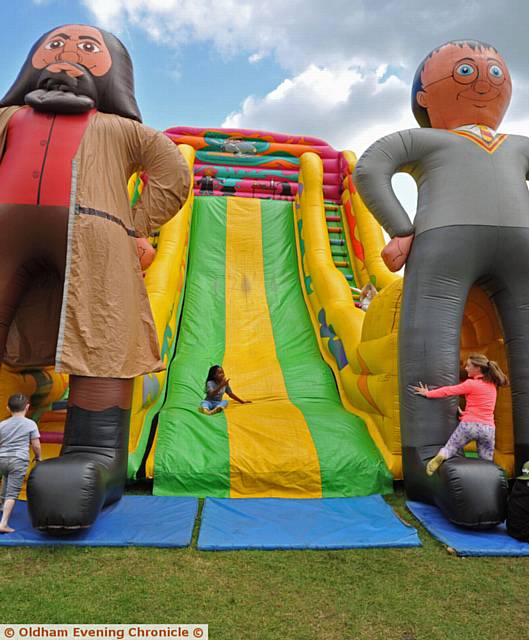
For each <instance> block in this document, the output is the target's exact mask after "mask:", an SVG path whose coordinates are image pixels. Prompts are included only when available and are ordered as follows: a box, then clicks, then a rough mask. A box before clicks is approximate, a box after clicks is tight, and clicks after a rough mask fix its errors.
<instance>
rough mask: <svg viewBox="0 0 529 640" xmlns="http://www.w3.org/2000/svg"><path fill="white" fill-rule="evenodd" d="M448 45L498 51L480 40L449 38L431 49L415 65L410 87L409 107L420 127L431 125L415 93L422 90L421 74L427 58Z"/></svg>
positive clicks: (426, 112)
mask: <svg viewBox="0 0 529 640" xmlns="http://www.w3.org/2000/svg"><path fill="white" fill-rule="evenodd" d="M448 45H455V46H457V47H465V46H466V47H470V48H471V49H474V50H478V51H488V50H489V49H490V50H492V51H494V52H495V53H497V54H498V55H499V51H497V49H495V48H494V47H493V46H492V45H490V44H487V43H486V42H481V41H480V40H450V41H449V42H445V43H444V44H442V45H440V46H439V47H436V48H435V49H434V50H433V51H431V52H430V53H429V54H428V55H427V56H426V58H424V60H423V61H422V62H421V64H420V65H419V66H418V67H417V71H416V72H415V76H414V78H413V84H412V88H411V109H412V111H413V115H414V116H415V120H417V122H418V123H419V125H420V126H421V127H431V126H432V124H431V122H430V117H429V116H428V111H427V110H426V109H425V108H424V107H421V105H420V104H419V103H418V102H417V94H418V93H419V91H422V90H423V86H422V80H421V74H422V72H423V69H424V66H425V64H426V63H427V62H428V60H429V59H430V58H432V57H433V56H434V55H435V54H436V53H439V51H441V49H442V48H443V47H446V46H448Z"/></svg>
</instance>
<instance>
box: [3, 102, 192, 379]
mask: <svg viewBox="0 0 529 640" xmlns="http://www.w3.org/2000/svg"><path fill="white" fill-rule="evenodd" d="M17 109H18V107H7V108H4V109H0V153H3V149H4V145H5V138H6V132H7V123H8V121H9V118H10V117H11V116H12V115H13V113H15V111H16V110H17ZM72 166H73V169H72V184H71V200H70V202H71V204H70V209H69V226H68V249H67V259H66V275H65V282H64V292H63V294H62V304H61V293H60V283H59V286H58V283H57V282H56V281H54V279H53V278H50V277H49V276H46V277H43V279H41V280H38V281H36V282H35V283H34V286H33V288H32V290H31V291H29V292H27V294H26V296H25V298H24V300H23V301H22V303H21V305H20V307H19V309H18V312H17V315H16V317H15V320H14V321H13V323H12V326H11V329H10V333H9V336H8V342H7V347H6V354H5V357H4V362H7V363H8V364H10V365H12V366H17V367H20V366H43V365H46V364H53V363H55V368H56V370H57V371H61V372H64V373H69V374H75V375H81V376H96V377H105V378H106V377H111V378H132V377H135V376H138V375H141V374H143V373H147V372H150V371H159V370H161V369H163V368H164V366H163V364H162V362H161V360H160V351H159V345H158V339H157V336H156V329H155V326H154V322H153V318H152V314H151V309H150V305H149V300H148V298H147V293H146V291H145V286H144V284H143V278H142V274H141V270H140V266H139V261H138V257H137V254H136V243H135V237H136V236H143V237H146V236H148V235H149V233H150V231H151V230H152V229H156V228H158V227H160V226H161V225H162V224H164V223H165V222H167V221H168V220H170V219H171V218H172V217H173V216H174V215H175V214H176V213H177V212H178V210H179V209H180V207H181V206H182V204H183V203H184V201H185V200H186V198H187V195H188V192H189V186H190V176H189V169H188V167H187V164H186V162H185V160H184V158H183V156H182V154H181V153H180V152H179V150H178V148H177V147H176V146H175V145H174V144H173V143H172V142H171V141H170V140H169V139H168V138H167V137H165V136H164V135H163V134H161V133H160V132H158V131H155V130H154V129H151V128H149V127H146V126H144V125H142V124H140V123H138V122H136V121H134V120H130V119H128V118H122V117H120V116H116V115H109V114H105V113H99V112H98V113H95V114H94V115H93V116H92V117H91V119H90V122H89V124H88V126H87V128H86V131H85V133H84V135H83V138H82V140H81V143H80V145H79V148H78V150H77V154H76V156H75V158H74V161H73V165H72ZM138 170H144V171H146V173H147V174H148V176H149V180H148V183H147V185H146V187H145V189H144V190H143V194H142V197H141V198H140V199H139V201H138V203H137V204H136V205H135V207H134V208H133V209H131V207H130V205H129V198H128V192H127V181H128V178H129V176H130V175H131V174H132V173H134V172H135V171H138ZM0 232H1V229H0ZM57 328H58V329H57ZM57 336H58V337H57ZM55 344H57V347H56V351H55V353H54V348H55Z"/></svg>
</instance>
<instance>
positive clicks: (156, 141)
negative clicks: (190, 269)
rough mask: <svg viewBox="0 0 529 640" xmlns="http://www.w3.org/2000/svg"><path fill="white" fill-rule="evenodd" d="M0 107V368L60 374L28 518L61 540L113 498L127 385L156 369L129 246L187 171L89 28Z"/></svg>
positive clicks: (64, 40)
mask: <svg viewBox="0 0 529 640" xmlns="http://www.w3.org/2000/svg"><path fill="white" fill-rule="evenodd" d="M0 106H1V108H0V151H1V160H0V255H1V256H2V264H1V268H0V355H1V361H2V362H4V363H8V364H10V365H13V366H16V367H19V366H45V365H50V364H54V365H55V368H56V370H57V371H59V372H64V373H68V374H69V375H70V395H69V400H68V411H67V421H66V425H65V435H64V444H63V447H62V451H61V455H60V457H59V458H54V459H50V460H45V461H43V462H41V463H40V464H38V465H37V466H36V467H35V469H34V470H33V472H32V474H31V476H30V478H29V482H28V508H29V512H30V516H31V519H32V523H33V525H34V526H35V527H37V528H39V529H41V530H45V531H51V532H65V531H72V530H76V529H79V528H83V527H89V526H90V525H91V524H92V523H93V521H94V520H95V518H96V517H97V515H98V513H99V511H100V509H101V508H102V507H103V506H104V505H107V504H110V503H111V502H113V501H115V500H117V499H119V498H120V496H121V494H122V491H123V487H124V483H125V477H126V467H127V448H128V423H129V413H130V406H131V391H132V380H133V378H134V377H135V376H138V375H141V374H144V373H146V372H150V371H158V370H160V369H162V368H163V364H162V362H161V360H160V353H159V345H158V341H157V337H156V331H155V327H154V322H153V318H152V315H151V311H150V306H149V301H148V298H147V294H146V291H145V288H144V284H143V279H142V274H141V270H140V266H139V262H138V258H137V254H136V239H137V238H144V237H147V236H148V235H149V233H150V231H151V229H154V228H157V227H159V226H161V225H162V224H163V223H164V222H166V221H167V220H169V219H170V218H171V217H173V216H174V215H175V214H176V213H177V212H178V210H179V208H180V207H181V205H182V204H183V202H184V201H185V199H186V197H187V194H188V189H189V181H190V179H189V171H188V168H187V165H186V163H185V160H184V159H183V157H182V155H181V154H180V152H179V151H178V149H177V147H176V146H175V145H174V144H173V143H171V142H170V141H169V140H168V139H167V138H166V137H165V136H164V135H163V134H161V133H159V132H157V131H155V130H153V129H150V128H149V127H146V126H144V125H142V124H141V116H140V112H139V110H138V106H137V104H136V100H135V98H134V88H133V77H132V64H131V61H130V58H129V55H128V53H127V51H126V49H125V48H124V46H123V45H122V44H121V42H120V41H119V40H118V39H117V38H116V37H115V36H113V35H112V34H110V33H107V32H105V31H103V30H101V29H97V28H94V27H90V26H84V25H66V26H61V27H58V28H56V29H53V30H52V31H50V32H49V33H47V34H45V35H44V36H43V37H42V38H41V39H40V40H39V41H38V42H37V43H36V44H35V45H34V46H33V48H32V50H31V51H30V53H29V55H28V58H27V60H26V62H25V63H24V66H23V68H22V70H21V71H20V74H19V76H18V78H17V79H16V81H15V83H14V84H13V86H12V87H11V88H10V89H9V91H8V92H7V94H6V95H5V96H4V98H3V100H2V101H1V102H0ZM135 171H145V172H146V173H147V174H148V176H149V180H148V184H147V185H146V187H145V189H144V191H143V194H142V197H141V199H140V200H139V201H138V203H137V204H136V205H135V206H134V207H133V208H132V209H131V207H130V206H129V200H128V192H127V181H128V179H129V176H130V175H131V174H133V173H134V172H135Z"/></svg>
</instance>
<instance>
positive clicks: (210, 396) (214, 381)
mask: <svg viewBox="0 0 529 640" xmlns="http://www.w3.org/2000/svg"><path fill="white" fill-rule="evenodd" d="M229 383H230V380H229V378H226V376H225V374H224V369H223V368H222V367H221V366H220V365H218V364H214V365H213V366H212V367H210V369H209V372H208V377H207V380H206V385H205V391H206V398H205V399H204V400H203V401H202V402H201V403H200V407H199V408H198V410H199V411H200V413H205V414H206V415H208V416H210V415H213V414H215V413H219V412H220V411H222V410H223V409H224V408H225V407H227V406H228V401H227V400H223V399H222V396H223V395H224V394H225V393H227V394H228V396H229V397H230V398H231V399H232V400H235V401H236V402H239V403H240V404H248V403H249V402H250V400H241V399H240V398H239V397H238V396H236V395H235V394H234V393H233V391H232V390H231V387H230V384H229Z"/></svg>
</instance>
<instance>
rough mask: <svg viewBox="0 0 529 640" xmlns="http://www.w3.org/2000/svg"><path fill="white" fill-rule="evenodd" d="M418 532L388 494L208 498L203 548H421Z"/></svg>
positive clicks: (200, 538) (201, 536) (201, 540)
mask: <svg viewBox="0 0 529 640" xmlns="http://www.w3.org/2000/svg"><path fill="white" fill-rule="evenodd" d="M420 545H421V543H420V540H419V538H418V535H417V531H416V530H415V529H414V528H413V527H411V526H409V525H406V524H405V523H403V522H402V521H401V520H399V518H398V517H397V516H396V515H395V514H394V513H393V510H392V509H391V507H390V506H389V505H388V504H386V502H385V501H384V499H383V498H382V496H380V495H373V496H363V497H358V498H315V499H305V500H302V499H285V498H237V499H230V498H206V500H205V501H204V509H203V511H202V522H201V526H200V533H199V536H198V548H199V549H202V550H208V551H226V550H230V549H354V548H360V547H418V546H420Z"/></svg>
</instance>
